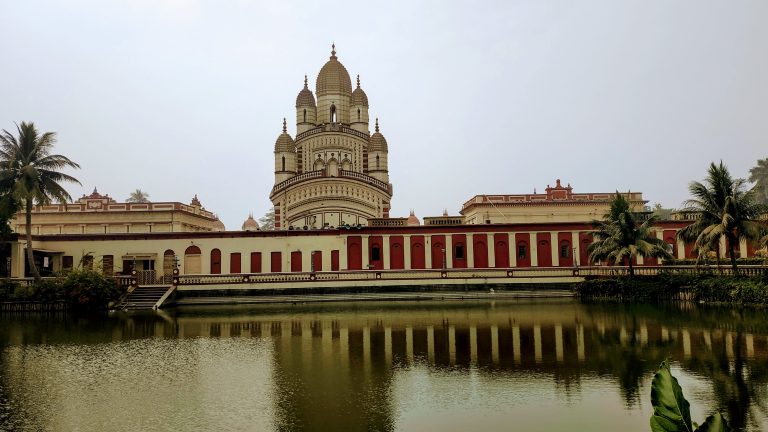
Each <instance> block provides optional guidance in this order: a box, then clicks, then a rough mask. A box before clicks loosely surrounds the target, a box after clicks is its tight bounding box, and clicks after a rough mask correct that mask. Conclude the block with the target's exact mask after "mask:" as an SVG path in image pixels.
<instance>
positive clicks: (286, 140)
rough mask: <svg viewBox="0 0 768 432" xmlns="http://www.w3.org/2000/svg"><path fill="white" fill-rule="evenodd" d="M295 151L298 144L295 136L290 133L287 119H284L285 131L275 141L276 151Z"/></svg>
mask: <svg viewBox="0 0 768 432" xmlns="http://www.w3.org/2000/svg"><path fill="white" fill-rule="evenodd" d="M293 151H296V146H295V144H294V142H293V138H291V136H290V135H288V125H287V124H286V122H285V119H283V133H281V134H280V136H279V137H277V140H276V141H275V153H277V152H293Z"/></svg>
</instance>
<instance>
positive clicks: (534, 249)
mask: <svg viewBox="0 0 768 432" xmlns="http://www.w3.org/2000/svg"><path fill="white" fill-rule="evenodd" d="M528 237H529V238H530V241H528V249H530V251H528V252H530V253H531V267H538V266H539V238H538V235H537V234H536V233H529V234H528Z"/></svg>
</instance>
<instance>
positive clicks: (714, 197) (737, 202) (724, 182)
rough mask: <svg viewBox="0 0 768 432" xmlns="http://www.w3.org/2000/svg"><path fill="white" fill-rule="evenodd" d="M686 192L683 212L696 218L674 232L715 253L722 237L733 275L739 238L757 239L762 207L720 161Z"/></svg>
mask: <svg viewBox="0 0 768 432" xmlns="http://www.w3.org/2000/svg"><path fill="white" fill-rule="evenodd" d="M688 190H689V191H690V193H691V196H693V198H691V199H689V200H687V201H685V202H684V203H683V207H684V208H683V211H686V212H692V213H695V214H696V215H697V218H696V220H695V221H694V222H693V223H692V224H691V225H688V226H687V227H685V228H683V229H681V230H680V231H678V232H677V236H678V238H680V239H682V240H683V241H686V242H694V244H695V246H696V248H697V249H698V250H715V248H719V243H720V239H721V238H725V240H726V250H727V251H728V256H729V257H730V259H731V267H732V268H733V274H734V275H735V274H737V272H738V269H737V265H736V248H737V247H738V245H739V242H740V241H741V239H746V240H748V241H751V240H757V239H758V238H760V234H761V232H762V224H761V222H760V221H759V218H760V215H761V213H763V212H764V211H765V210H766V208H765V206H763V205H762V204H759V203H758V202H757V200H756V199H755V192H754V190H747V188H746V181H745V180H744V179H734V178H733V177H731V173H730V172H729V171H728V168H727V167H726V166H725V165H724V164H723V162H722V161H720V164H715V163H714V162H712V163H711V164H710V165H709V170H708V171H707V178H706V179H704V183H700V182H692V183H691V184H690V185H689V186H688Z"/></svg>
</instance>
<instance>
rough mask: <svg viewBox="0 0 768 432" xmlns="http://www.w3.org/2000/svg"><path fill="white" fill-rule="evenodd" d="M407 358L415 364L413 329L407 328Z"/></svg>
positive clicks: (410, 362)
mask: <svg viewBox="0 0 768 432" xmlns="http://www.w3.org/2000/svg"><path fill="white" fill-rule="evenodd" d="M405 358H406V359H407V360H408V363H409V364H413V327H406V328H405Z"/></svg>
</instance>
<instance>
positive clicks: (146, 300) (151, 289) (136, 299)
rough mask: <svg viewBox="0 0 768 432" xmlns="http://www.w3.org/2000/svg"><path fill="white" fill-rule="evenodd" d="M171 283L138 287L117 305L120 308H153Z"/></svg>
mask: <svg viewBox="0 0 768 432" xmlns="http://www.w3.org/2000/svg"><path fill="white" fill-rule="evenodd" d="M170 288H171V287H170V285H147V286H141V287H137V288H136V289H135V290H133V292H132V293H130V294H129V295H128V296H127V297H126V298H125V299H123V301H122V302H121V303H120V304H119V305H118V306H117V309H119V310H138V309H152V308H154V307H155V304H157V302H158V301H159V300H160V298H161V297H163V295H164V294H165V293H166V291H168V289H170Z"/></svg>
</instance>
